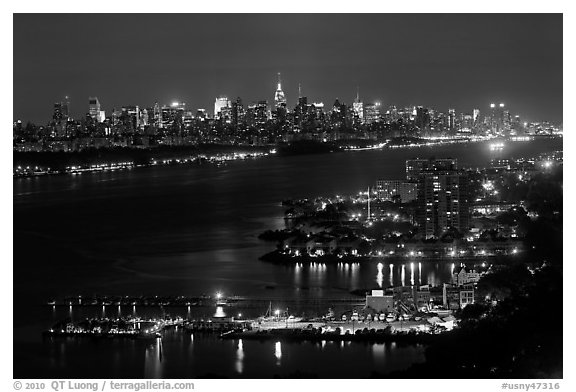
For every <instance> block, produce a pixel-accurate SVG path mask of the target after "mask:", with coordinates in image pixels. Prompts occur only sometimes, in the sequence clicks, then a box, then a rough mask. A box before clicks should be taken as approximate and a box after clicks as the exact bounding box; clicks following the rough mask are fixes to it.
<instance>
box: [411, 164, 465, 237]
mask: <svg viewBox="0 0 576 392" xmlns="http://www.w3.org/2000/svg"><path fill="white" fill-rule="evenodd" d="M406 171H407V176H408V177H409V179H414V178H416V181H417V184H418V185H417V199H416V200H417V201H416V202H417V207H416V222H417V224H418V227H419V232H420V233H421V235H422V236H423V237H424V238H433V237H436V238H437V237H440V236H441V235H442V234H443V233H444V232H446V230H448V229H451V228H453V229H456V230H458V231H459V232H460V233H462V234H464V233H465V232H466V231H468V229H469V226H470V208H469V192H468V188H467V185H468V181H467V180H468V179H467V176H466V174H464V173H462V172H460V171H458V169H457V162H456V160H455V159H439V160H435V159H430V160H427V161H426V160H423V159H417V160H409V161H406Z"/></svg>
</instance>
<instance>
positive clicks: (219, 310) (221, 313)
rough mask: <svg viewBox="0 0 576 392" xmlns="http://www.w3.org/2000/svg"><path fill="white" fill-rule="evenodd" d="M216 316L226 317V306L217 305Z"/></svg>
mask: <svg viewBox="0 0 576 392" xmlns="http://www.w3.org/2000/svg"><path fill="white" fill-rule="evenodd" d="M214 317H226V313H224V308H223V307H222V306H216V313H214Z"/></svg>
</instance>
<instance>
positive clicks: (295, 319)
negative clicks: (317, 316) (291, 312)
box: [286, 316, 303, 323]
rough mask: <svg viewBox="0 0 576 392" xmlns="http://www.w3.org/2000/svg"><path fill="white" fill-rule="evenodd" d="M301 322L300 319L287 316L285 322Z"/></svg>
mask: <svg viewBox="0 0 576 392" xmlns="http://www.w3.org/2000/svg"><path fill="white" fill-rule="evenodd" d="M302 320H303V318H302V317H294V316H288V318H287V319H286V321H287V322H289V323H299V322H301V321H302Z"/></svg>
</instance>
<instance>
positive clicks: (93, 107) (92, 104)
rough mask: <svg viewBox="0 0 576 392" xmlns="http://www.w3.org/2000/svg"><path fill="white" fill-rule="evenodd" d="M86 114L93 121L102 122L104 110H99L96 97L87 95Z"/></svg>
mask: <svg viewBox="0 0 576 392" xmlns="http://www.w3.org/2000/svg"><path fill="white" fill-rule="evenodd" d="M88 114H90V117H92V119H93V120H94V121H97V122H103V121H104V119H105V118H106V114H105V113H104V111H102V110H100V101H98V97H88Z"/></svg>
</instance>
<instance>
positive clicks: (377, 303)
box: [366, 290, 394, 313]
mask: <svg viewBox="0 0 576 392" xmlns="http://www.w3.org/2000/svg"><path fill="white" fill-rule="evenodd" d="M366 307H367V308H370V309H373V310H374V311H376V312H379V313H381V312H385V313H390V312H392V311H393V310H394V297H393V296H392V295H384V290H372V294H371V295H366Z"/></svg>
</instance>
